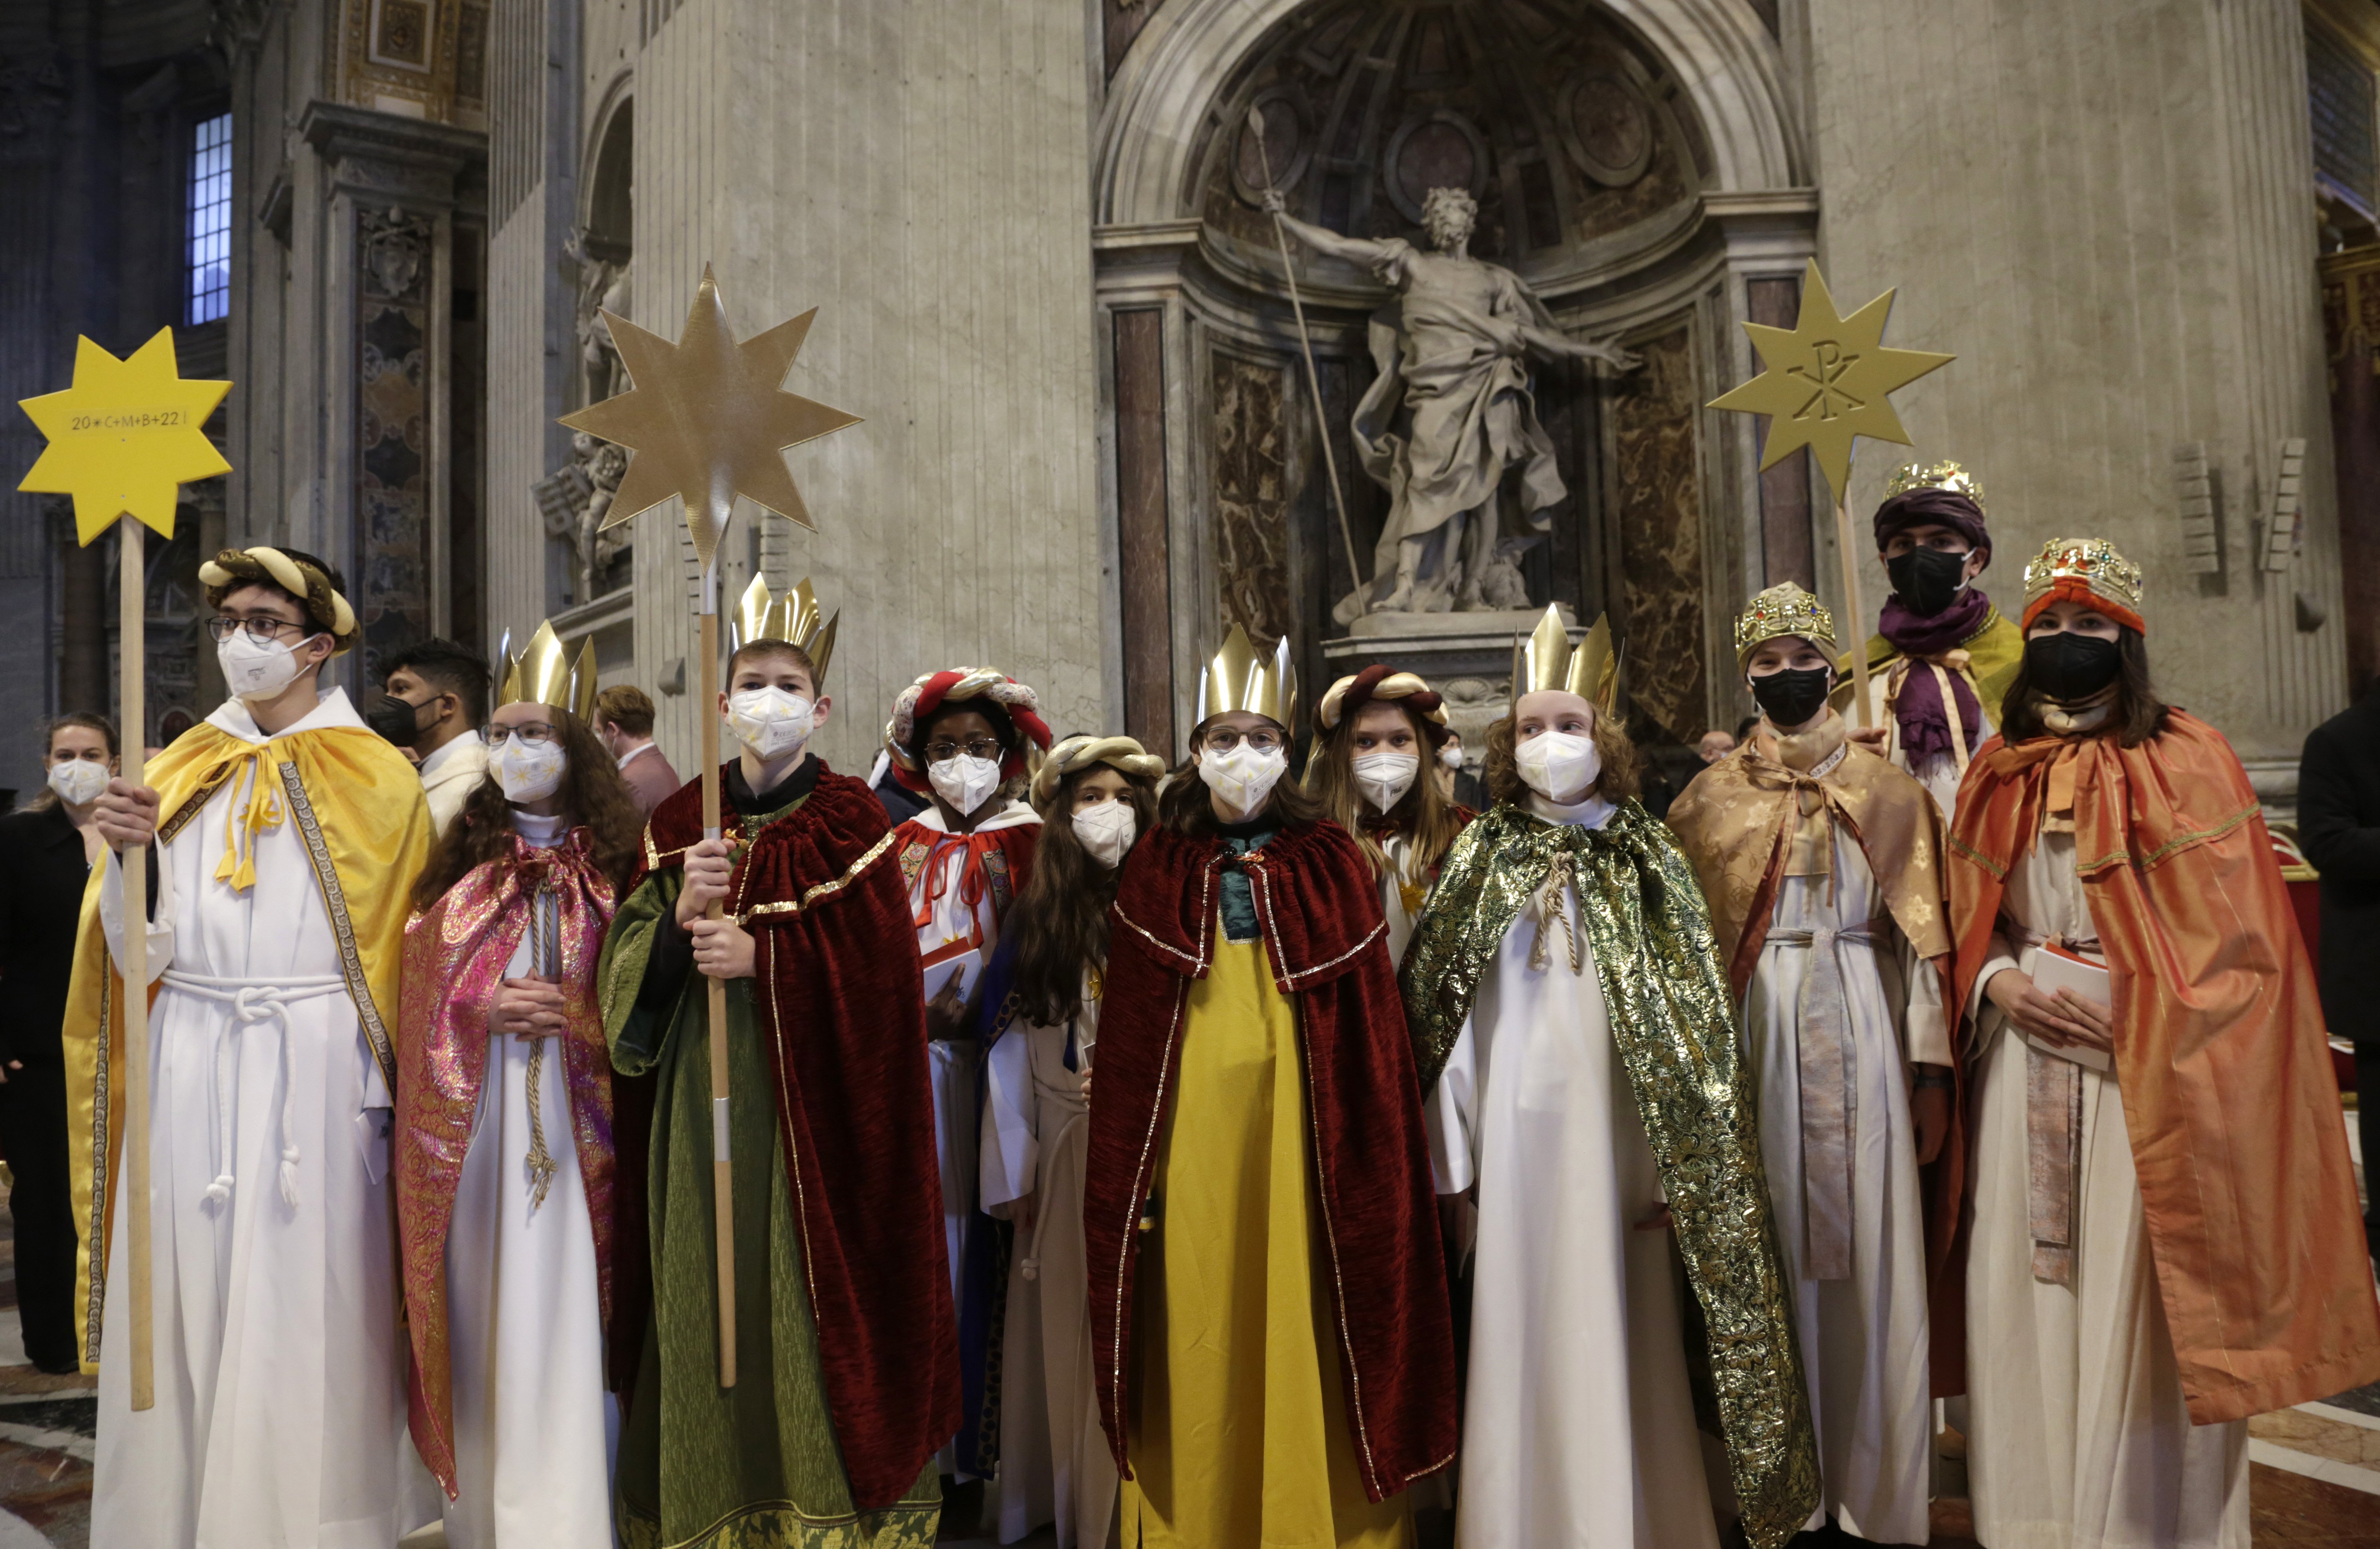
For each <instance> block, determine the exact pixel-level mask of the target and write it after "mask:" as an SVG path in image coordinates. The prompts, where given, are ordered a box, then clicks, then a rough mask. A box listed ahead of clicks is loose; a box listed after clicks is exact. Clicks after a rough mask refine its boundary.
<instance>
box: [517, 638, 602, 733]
mask: <svg viewBox="0 0 2380 1549" xmlns="http://www.w3.org/2000/svg"><path fill="white" fill-rule="evenodd" d="M597 688H598V684H596V682H595V637H594V636H593V635H589V636H588V637H587V639H586V640H585V641H583V642H582V643H581V644H580V646H579V647H578V660H577V661H573V660H571V659H570V653H569V652H568V651H566V650H565V649H564V648H563V646H562V636H561V635H556V634H555V633H554V632H553V623H552V622H551V621H548V622H547V623H540V624H539V625H538V626H537V633H536V634H534V635H530V636H529V637H528V645H527V646H526V647H523V648H522V650H521V653H520V655H518V656H516V657H514V658H513V659H512V660H511V663H510V670H509V671H508V672H505V673H504V692H503V693H501V694H499V695H497V696H496V708H498V709H502V708H504V707H505V706H506V705H519V704H530V705H551V706H553V708H556V709H561V710H568V711H569V712H570V713H571V714H572V715H575V716H577V718H578V719H579V720H584V721H587V722H589V723H590V724H591V723H592V722H593V721H594V720H595V695H596V692H597Z"/></svg>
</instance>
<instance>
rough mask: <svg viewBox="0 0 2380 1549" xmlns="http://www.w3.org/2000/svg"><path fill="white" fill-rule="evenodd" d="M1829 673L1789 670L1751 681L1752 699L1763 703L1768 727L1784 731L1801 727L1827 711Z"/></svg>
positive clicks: (1808, 668)
mask: <svg viewBox="0 0 2380 1549" xmlns="http://www.w3.org/2000/svg"><path fill="white" fill-rule="evenodd" d="M1828 675H1829V674H1828V672H1827V670H1826V669H1825V668H1823V667H1801V668H1794V667H1788V668H1787V669H1785V671H1783V672H1771V673H1769V674H1768V675H1767V677H1765V678H1755V679H1753V680H1752V696H1753V697H1754V698H1755V699H1756V700H1758V701H1759V702H1760V709H1761V713H1762V714H1764V715H1766V716H1767V717H1768V724H1769V725H1771V726H1775V727H1778V728H1779V729H1780V730H1781V729H1784V728H1788V727H1793V726H1799V725H1801V724H1803V722H1804V721H1807V720H1810V719H1811V718H1812V717H1814V716H1815V715H1816V714H1817V713H1818V712H1819V711H1820V710H1822V709H1825V708H1827V679H1828Z"/></svg>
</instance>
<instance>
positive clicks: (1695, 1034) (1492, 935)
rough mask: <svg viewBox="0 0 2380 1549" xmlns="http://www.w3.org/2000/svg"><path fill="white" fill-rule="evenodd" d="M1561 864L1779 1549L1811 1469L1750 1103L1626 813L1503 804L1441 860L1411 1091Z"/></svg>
mask: <svg viewBox="0 0 2380 1549" xmlns="http://www.w3.org/2000/svg"><path fill="white" fill-rule="evenodd" d="M1562 853H1568V854H1569V855H1570V857H1571V865H1572V866H1573V876H1574V877H1575V886H1576V888H1577V890H1578V897H1579V914H1580V915H1581V917H1582V918H1583V919H1584V920H1585V926H1586V934H1587V938H1588V940H1589V941H1590V942H1591V943H1592V944H1593V946H1594V948H1595V963H1596V973H1597V975H1598V978H1599V981H1600V983H1601V986H1602V988H1603V998H1604V1002H1605V1004H1606V1006H1607V1007H1608V1008H1609V1012H1610V1017H1611V1032H1612V1036H1613V1038H1614V1040H1615V1041H1616V1042H1617V1043H1618V1045H1619V1047H1620V1056H1621V1062H1622V1063H1623V1064H1624V1065H1625V1066H1626V1067H1627V1070H1628V1080H1629V1083H1630V1085H1631V1086H1632V1087H1633V1089H1634V1091H1635V1094H1636V1107H1637V1109H1638V1111H1639V1112H1640V1113H1642V1115H1643V1116H1644V1120H1645V1134H1646V1135H1647V1136H1648V1137H1649V1138H1650V1139H1651V1141H1652V1144H1653V1156H1654V1160H1655V1161H1656V1162H1657V1163H1658V1166H1659V1168H1660V1169H1661V1187H1662V1191H1663V1192H1664V1194H1665V1195H1666V1197H1667V1198H1668V1200H1669V1203H1670V1216H1671V1217H1672V1219H1673V1221H1674V1223H1675V1229H1676V1233H1677V1242H1678V1250H1679V1253H1681V1254H1682V1256H1683V1257H1684V1260H1685V1266H1686V1275H1687V1278H1688V1279H1689V1280H1690V1281H1691V1282H1692V1283H1693V1285H1694V1297H1695V1300H1696V1301H1697V1302H1698V1303H1699V1304H1700V1307H1701V1310H1702V1317H1703V1325H1704V1328H1705V1331H1706V1337H1707V1339H1706V1343H1707V1349H1708V1356H1709V1371H1710V1378H1711V1385H1712V1390H1713V1396H1714V1397H1715V1398H1716V1400H1717V1408H1718V1420H1719V1423H1720V1426H1721V1429H1722V1431H1723V1432H1724V1434H1725V1438H1726V1443H1727V1453H1728V1467H1729V1472H1730V1476H1731V1477H1732V1479H1733V1481H1734V1484H1735V1494H1736V1498H1737V1500H1738V1501H1739V1502H1740V1503H1741V1505H1742V1508H1743V1526H1744V1531H1745V1532H1746V1533H1747V1534H1748V1535H1749V1536H1750V1538H1751V1540H1752V1542H1753V1543H1755V1544H1756V1545H1758V1546H1759V1549H1778V1546H1779V1545H1781V1544H1783V1543H1785V1541H1786V1540H1788V1539H1790V1538H1791V1537H1792V1536H1793V1535H1794V1534H1795V1533H1796V1532H1799V1531H1801V1530H1802V1527H1803V1524H1804V1523H1806V1522H1807V1521H1808V1520H1809V1519H1810V1513H1811V1512H1812V1510H1814V1509H1815V1507H1816V1506H1817V1503H1818V1454H1817V1443H1816V1438H1815V1432H1814V1431H1813V1429H1812V1426H1811V1422H1810V1403H1809V1390H1808V1388H1807V1386H1806V1385H1805V1384H1804V1382H1803V1375H1802V1360H1801V1353H1800V1351H1799V1349H1797V1348H1796V1344H1795V1339H1794V1333H1793V1302H1792V1295H1791V1289H1790V1288H1789V1287H1788V1286H1787V1284H1786V1281H1785V1273H1784V1269H1783V1267H1782V1265H1781V1264H1780V1263H1779V1259H1778V1255H1777V1244H1776V1238H1775V1233H1774V1230H1773V1228H1772V1227H1771V1224H1770V1219H1769V1205H1768V1183H1767V1176H1766V1174H1765V1173H1764V1172H1763V1170H1762V1168H1761V1163H1760V1133H1759V1122H1758V1103H1757V1102H1756V1100H1755V1096H1754V1093H1753V1090H1752V1075H1751V1072H1750V1071H1747V1070H1746V1069H1745V1068H1744V1065H1743V1057H1742V1053H1741V1050H1742V1044H1741V1043H1740V1041H1739V1040H1738V1038H1737V1036H1736V1025H1735V1013H1734V1010H1733V1007H1732V1005H1731V1003H1730V998H1729V995H1728V988H1727V975H1726V974H1725V972H1724V971H1723V970H1722V968H1721V966H1720V964H1719V960H1718V944H1717V942H1716V940H1715V939H1714V938H1713V936H1712V933H1711V923H1710V911H1709V910H1708V909H1707V908H1706V907H1705V906H1704V903H1703V895H1702V890H1701V889H1700V888H1698V887H1697V886H1696V885H1695V882H1694V868H1693V867H1692V866H1691V865H1688V864H1687V862H1686V858H1685V856H1684V855H1683V854H1682V853H1680V852H1679V850H1678V847H1677V843H1676V841H1673V840H1672V839H1671V838H1670V832H1669V830H1668V829H1665V828H1663V827H1662V826H1661V825H1660V824H1659V823H1658V821H1656V820H1655V819H1654V818H1653V817H1651V816H1649V815H1648V814H1647V813H1646V812H1645V809H1644V807H1643V806H1642V805H1639V804H1638V803H1637V802H1635V801H1634V800H1633V798H1632V799H1631V800H1628V801H1624V802H1622V803H1621V804H1620V808H1619V810H1618V811H1617V812H1615V813H1614V814H1613V815H1612V817H1611V820H1610V821H1609V822H1608V823H1606V824H1605V825H1604V826H1603V827H1602V828H1600V829H1588V828H1584V827H1581V826H1579V825H1576V824H1554V823H1547V822H1544V821H1541V820H1540V819H1538V818H1536V817H1533V816H1531V815H1530V814H1529V812H1528V811H1527V810H1526V809H1525V808H1524V807H1521V806H1518V805H1514V804H1512V803H1510V802H1507V803H1504V804H1502V805H1498V806H1496V807H1494V808H1492V809H1490V810H1489V811H1488V813H1487V814H1485V815H1484V816H1483V817H1479V818H1478V819H1477V820H1476V821H1475V822H1474V823H1472V824H1471V826H1470V827H1468V828H1466V829H1463V834H1462V837H1461V838H1459V839H1457V840H1456V841H1454V848H1453V849H1451V850H1450V851H1449V852H1447V856H1446V860H1445V863H1444V865H1442V867H1441V868H1440V871H1439V882H1438V890H1437V891H1436V892H1435V893H1434V894H1432V895H1431V897H1430V902H1429V907H1428V909H1427V912H1426V913H1425V914H1423V915H1422V918H1421V922H1420V924H1419V925H1417V926H1415V929H1414V937H1413V944H1412V945H1411V946H1410V947H1409V948H1407V949H1406V951H1405V960H1404V966H1403V971H1402V973H1400V974H1399V975H1398V979H1399V984H1400V986H1401V987H1402V988H1403V991H1404V1000H1405V1014H1406V1018H1407V1020H1408V1022H1409V1023H1410V1024H1411V1026H1412V1029H1413V1037H1414V1058H1415V1065H1416V1066H1417V1067H1418V1069H1419V1073H1420V1076H1421V1085H1422V1091H1423V1092H1424V1093H1425V1094H1427V1092H1428V1091H1429V1089H1430V1088H1431V1087H1432V1086H1433V1085H1435V1084H1436V1083H1437V1081H1438V1077H1439V1072H1440V1071H1443V1070H1444V1069H1445V1068H1446V1061H1447V1058H1448V1056H1450V1055H1451V1054H1452V1053H1453V1050H1454V1045H1455V1040H1456V1039H1457V1038H1458V1037H1459V1036H1461V1035H1462V1032H1463V1023H1464V1022H1465V1021H1466V1020H1467V1019H1468V1018H1469V1017H1470V1015H1471V1006H1472V1001H1473V999H1474V998H1475V997H1476V996H1477V994H1478V992H1479V981H1480V977H1481V975H1482V974H1485V973H1486V972H1487V971H1488V965H1489V963H1490V962H1492V961H1493V960H1494V958H1495V955H1496V953H1497V950H1499V948H1500V947H1501V945H1502V943H1503V940H1504V933H1505V932H1506V931H1507V930H1509V929H1511V928H1512V924H1513V922H1514V921H1515V920H1516V919H1518V918H1519V917H1520V915H1521V913H1522V911H1523V910H1524V909H1525V908H1527V906H1528V904H1529V901H1530V900H1531V899H1532V898H1533V897H1534V896H1535V895H1536V891H1537V889H1539V888H1541V887H1543V886H1544V885H1545V881H1546V877H1547V876H1548V873H1549V872H1550V871H1551V870H1552V868H1553V864H1554V859H1555V857H1556V856H1557V855H1558V854H1562Z"/></svg>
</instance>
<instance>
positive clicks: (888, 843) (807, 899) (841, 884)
mask: <svg viewBox="0 0 2380 1549" xmlns="http://www.w3.org/2000/svg"><path fill="white" fill-rule="evenodd" d="M891 848H892V834H890V833H887V834H886V835H885V836H884V837H883V838H882V839H880V840H878V841H876V842H875V843H874V844H873V845H871V846H869V847H868V853H866V854H865V855H862V856H860V857H859V859H857V860H856V861H854V862H852V863H851V866H850V869H848V870H846V871H845V872H844V874H843V875H842V876H840V877H836V878H834V880H832V881H831V882H821V883H820V884H819V885H818V886H817V887H815V888H812V889H810V890H809V891H807V892H806V893H804V894H803V895H802V896H801V897H799V898H797V899H794V898H788V899H779V900H778V901H777V902H773V903H756V904H754V905H753V906H752V907H751V908H749V909H747V910H745V911H744V912H743V913H742V914H736V915H733V916H731V917H732V918H733V919H734V920H735V923H736V924H737V925H739V926H740V925H742V924H743V923H744V922H745V921H747V920H750V919H754V918H757V917H758V916H759V915H762V914H800V913H801V912H802V911H803V910H805V909H807V908H808V907H809V906H810V905H811V904H813V903H816V902H819V901H820V900H821V899H828V898H832V897H833V896H834V895H835V894H837V893H839V892H841V891H843V889H845V888H847V887H849V886H851V884H852V883H854V882H856V881H857V880H858V879H859V874H860V873H861V872H863V871H866V870H867V869H868V867H869V866H870V865H874V864H875V863H876V861H877V860H878V859H879V858H880V857H881V856H882V855H883V853H884V852H885V851H887V850H889V849H891ZM737 880H738V881H739V882H740V881H741V880H742V878H740V877H739V878H738V879H737Z"/></svg>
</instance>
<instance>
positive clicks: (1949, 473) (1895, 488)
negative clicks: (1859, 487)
mask: <svg viewBox="0 0 2380 1549" xmlns="http://www.w3.org/2000/svg"><path fill="white" fill-rule="evenodd" d="M1910 490H1949V491H1950V492H1951V493H1952V494H1954V495H1964V496H1966V497H1967V498H1968V499H1969V500H1971V501H1973V502H1975V509H1976V510H1977V511H1982V510H1983V509H1984V481H1983V480H1982V479H1980V478H1976V477H1975V476H1974V475H1973V474H1972V473H1969V472H1968V471H1967V470H1966V468H1965V467H1963V466H1961V465H1960V464H1957V463H1953V462H1950V461H1949V460H1947V459H1945V460H1944V461H1942V462H1939V463H1903V464H1902V465H1901V466H1900V470H1899V471H1898V472H1896V473H1895V474H1894V475H1893V476H1892V477H1891V478H1888V479H1887V480H1886V481H1885V485H1884V498H1885V499H1886V500H1890V499H1891V498H1892V497H1893V496H1895V495H1905V494H1907V493H1909V491H1910Z"/></svg>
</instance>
